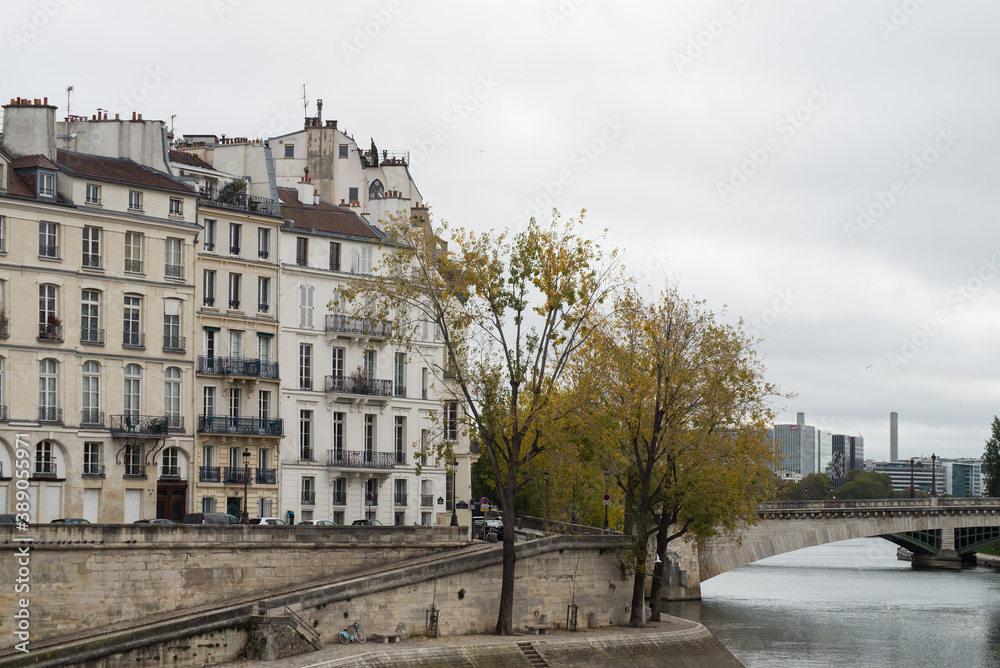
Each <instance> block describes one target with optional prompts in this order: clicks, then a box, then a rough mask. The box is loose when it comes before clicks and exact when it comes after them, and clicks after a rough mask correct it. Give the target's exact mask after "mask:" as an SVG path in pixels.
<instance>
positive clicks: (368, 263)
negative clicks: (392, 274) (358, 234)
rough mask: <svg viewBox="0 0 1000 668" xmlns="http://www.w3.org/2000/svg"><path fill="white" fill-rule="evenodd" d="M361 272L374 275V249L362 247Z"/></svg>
mask: <svg viewBox="0 0 1000 668" xmlns="http://www.w3.org/2000/svg"><path fill="white" fill-rule="evenodd" d="M360 272H361V273H362V274H370V273H372V247H371V246H362V247H361V267H360Z"/></svg>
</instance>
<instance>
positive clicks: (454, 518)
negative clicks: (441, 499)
mask: <svg viewBox="0 0 1000 668" xmlns="http://www.w3.org/2000/svg"><path fill="white" fill-rule="evenodd" d="M457 474H458V460H457V459H456V460H455V461H453V462H452V463H451V525H452V526H453V527H457V526H458V511H457V510H456V507H457V506H458V504H457V503H456V501H457V500H458V480H457V479H456V478H457Z"/></svg>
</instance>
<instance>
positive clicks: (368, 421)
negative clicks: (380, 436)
mask: <svg viewBox="0 0 1000 668" xmlns="http://www.w3.org/2000/svg"><path fill="white" fill-rule="evenodd" d="M364 441H365V443H364V445H365V462H366V463H368V464H371V463H372V458H373V453H374V452H375V416H374V415H372V414H371V413H366V414H365V431H364Z"/></svg>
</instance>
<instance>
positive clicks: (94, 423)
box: [80, 408, 104, 427]
mask: <svg viewBox="0 0 1000 668" xmlns="http://www.w3.org/2000/svg"><path fill="white" fill-rule="evenodd" d="M80 426H81V427H104V411H99V410H96V409H94V408H84V409H83V413H82V414H81V415H80Z"/></svg>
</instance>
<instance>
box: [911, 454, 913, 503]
mask: <svg viewBox="0 0 1000 668" xmlns="http://www.w3.org/2000/svg"><path fill="white" fill-rule="evenodd" d="M910 498H911V499H912V498H913V457H910Z"/></svg>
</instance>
